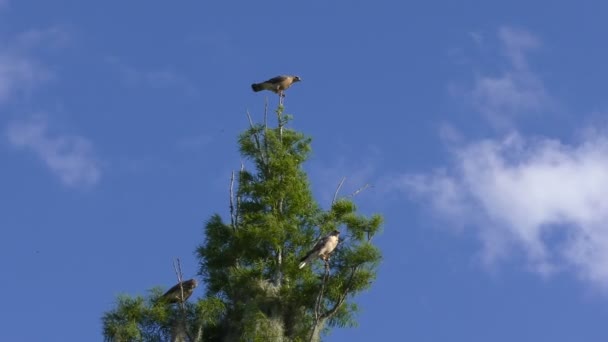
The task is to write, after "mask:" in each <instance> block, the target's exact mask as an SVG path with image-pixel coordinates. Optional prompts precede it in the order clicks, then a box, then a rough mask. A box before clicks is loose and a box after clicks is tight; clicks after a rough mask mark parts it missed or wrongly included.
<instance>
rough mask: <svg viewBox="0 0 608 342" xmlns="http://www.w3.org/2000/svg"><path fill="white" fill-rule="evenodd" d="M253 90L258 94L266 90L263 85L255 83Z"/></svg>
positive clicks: (252, 86)
mask: <svg viewBox="0 0 608 342" xmlns="http://www.w3.org/2000/svg"><path fill="white" fill-rule="evenodd" d="M251 89H253V91H255V92H258V91H262V90H264V87H262V85H261V84H260V83H253V84H252V85H251Z"/></svg>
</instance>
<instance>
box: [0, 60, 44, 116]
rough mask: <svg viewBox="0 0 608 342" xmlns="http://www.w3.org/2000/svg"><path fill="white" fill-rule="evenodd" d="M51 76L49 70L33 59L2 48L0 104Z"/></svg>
mask: <svg viewBox="0 0 608 342" xmlns="http://www.w3.org/2000/svg"><path fill="white" fill-rule="evenodd" d="M49 77H50V74H49V72H48V71H47V70H46V69H45V68H43V67H42V66H40V65H39V64H37V63H36V62H35V61H33V60H32V59H30V58H27V57H26V56H23V55H19V54H14V53H12V52H9V51H3V50H2V49H0V104H2V103H5V102H7V101H8V100H9V99H10V98H11V97H12V96H13V95H14V94H15V93H18V92H20V91H28V90H30V89H32V88H33V87H34V86H36V85H38V84H39V83H41V82H43V81H46V80H48V79H49Z"/></svg>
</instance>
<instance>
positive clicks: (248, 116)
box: [245, 110, 253, 128]
mask: <svg viewBox="0 0 608 342" xmlns="http://www.w3.org/2000/svg"><path fill="white" fill-rule="evenodd" d="M245 113H246V114H247V118H248V119H249V126H251V128H253V119H251V114H249V110H247V111H246V112H245Z"/></svg>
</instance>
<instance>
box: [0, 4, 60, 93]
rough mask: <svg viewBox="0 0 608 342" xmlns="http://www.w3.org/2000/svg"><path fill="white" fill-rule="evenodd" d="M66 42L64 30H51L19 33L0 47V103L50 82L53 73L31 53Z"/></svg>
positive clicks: (54, 28)
mask: <svg viewBox="0 0 608 342" xmlns="http://www.w3.org/2000/svg"><path fill="white" fill-rule="evenodd" d="M0 1H1V0H0ZM68 40H69V35H68V34H67V32H66V31H65V30H63V29H61V28H58V27H51V28H48V29H32V30H28V31H25V32H22V33H20V34H18V35H16V37H15V38H14V39H12V40H9V41H7V42H6V43H5V44H4V45H2V46H0V104H3V103H6V102H7V101H9V100H11V99H12V98H13V97H14V96H16V95H18V94H20V93H23V92H29V91H31V90H32V89H34V88H35V87H36V86H38V85H40V84H42V83H44V82H46V81H48V80H49V79H51V78H52V76H53V75H52V72H51V71H50V70H49V68H48V67H46V66H44V65H43V63H41V62H40V61H39V60H38V59H37V58H35V57H34V56H33V50H35V49H37V48H40V47H47V48H57V47H60V46H63V45H65V44H66V43H67V42H68Z"/></svg>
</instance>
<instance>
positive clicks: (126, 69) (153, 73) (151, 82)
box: [106, 57, 197, 95]
mask: <svg viewBox="0 0 608 342" xmlns="http://www.w3.org/2000/svg"><path fill="white" fill-rule="evenodd" d="M106 61H107V62H108V63H109V64H110V65H112V66H114V67H115V68H116V69H117V70H118V72H119V74H120V77H121V78H122V81H123V82H124V84H125V85H127V86H130V87H138V86H147V87H152V88H181V89H184V90H185V91H186V93H187V94H189V95H193V94H196V92H197V89H196V87H195V86H194V85H193V84H192V83H191V82H190V81H189V80H188V79H187V78H186V77H184V76H183V75H181V74H180V73H179V72H177V71H176V70H174V69H173V68H170V67H166V68H161V69H156V70H143V69H140V68H135V67H133V66H131V65H128V64H125V63H124V62H122V61H121V60H120V59H118V58H116V57H107V58H106Z"/></svg>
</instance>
